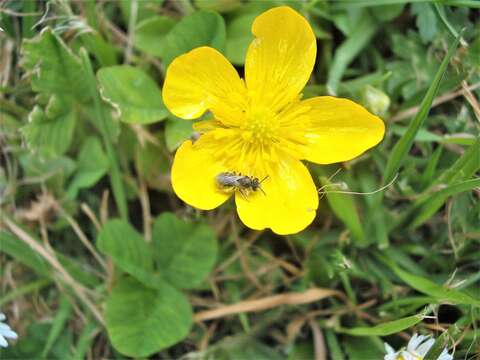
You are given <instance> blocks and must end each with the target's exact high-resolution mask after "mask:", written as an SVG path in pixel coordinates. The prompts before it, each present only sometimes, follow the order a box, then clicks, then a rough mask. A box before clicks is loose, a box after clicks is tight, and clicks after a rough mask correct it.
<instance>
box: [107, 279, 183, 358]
mask: <svg viewBox="0 0 480 360" xmlns="http://www.w3.org/2000/svg"><path fill="white" fill-rule="evenodd" d="M105 320H106V326H107V331H108V335H109V337H110V340H111V341H112V344H113V346H114V347H115V349H117V350H118V351H119V352H120V353H122V354H124V355H128V356H132V357H148V356H149V355H152V354H154V353H156V352H158V351H160V350H163V349H165V348H168V347H169V346H171V345H173V344H175V343H177V342H179V341H181V340H182V339H184V338H185V337H186V336H187V335H188V333H189V331H190V328H191V326H192V309H191V307H190V304H189V303H188V301H187V299H186V298H185V296H184V295H183V294H182V293H180V292H179V291H177V290H175V288H173V287H171V286H170V285H168V284H166V283H163V282H160V283H159V284H158V286H157V289H150V288H147V287H145V286H143V285H142V284H141V283H139V282H137V281H135V280H134V279H131V278H130V279H122V280H121V281H120V282H119V283H118V284H117V286H116V287H115V288H114V289H113V291H112V293H111V294H110V296H109V297H108V299H107V304H106V312H105Z"/></svg>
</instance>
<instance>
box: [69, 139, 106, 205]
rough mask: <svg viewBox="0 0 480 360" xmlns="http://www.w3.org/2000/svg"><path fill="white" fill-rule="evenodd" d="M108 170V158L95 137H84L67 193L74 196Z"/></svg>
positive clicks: (95, 181) (94, 182)
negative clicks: (75, 169)
mask: <svg viewBox="0 0 480 360" xmlns="http://www.w3.org/2000/svg"><path fill="white" fill-rule="evenodd" d="M107 171H108V158H107V156H106V155H105V153H104V152H103V149H102V144H101V143H100V140H98V138H96V137H88V138H86V139H85V141H84V143H83V146H82V149H81V150H80V154H79V155H78V163H77V171H76V173H75V176H74V178H73V180H72V182H71V183H70V185H69V187H68V194H69V196H70V197H72V198H75V197H76V196H77V193H78V190H80V189H81V188H88V187H90V186H93V185H95V184H96V183H97V181H98V180H100V179H101V178H102V177H103V176H104V175H105V174H106V173H107Z"/></svg>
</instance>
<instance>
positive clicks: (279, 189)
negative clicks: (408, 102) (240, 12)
mask: <svg viewBox="0 0 480 360" xmlns="http://www.w3.org/2000/svg"><path fill="white" fill-rule="evenodd" d="M252 32H253V34H254V36H255V39H254V40H253V41H252V43H251V44H250V46H249V48H248V52H247V57H246V62H245V80H242V79H241V78H240V77H239V75H238V73H237V71H236V70H235V68H234V67H233V66H232V65H231V64H230V63H229V62H228V60H227V59H226V58H225V57H224V56H223V55H222V54H221V53H219V52H218V51H217V50H215V49H213V48H210V47H199V48H196V49H193V50H192V51H190V52H188V53H186V54H184V55H181V56H179V57H177V58H176V59H175V60H174V61H173V62H172V63H171V64H170V66H169V68H168V70H167V74H166V79H165V83H164V87H163V99H164V102H165V105H166V106H167V108H168V109H169V110H170V111H171V112H172V113H173V114H174V115H176V116H177V117H180V118H183V119H195V118H198V117H200V116H201V115H202V114H204V113H205V112H206V111H207V110H209V111H210V112H211V114H212V118H211V120H206V121H201V122H199V123H196V124H195V129H196V130H197V131H199V132H200V133H201V134H202V135H201V136H200V138H199V139H198V140H197V141H195V142H192V141H191V140H187V141H185V142H184V143H183V144H182V145H181V146H180V148H179V149H178V150H177V152H176V154H175V159H174V162H173V166H172V185H173V189H174V191H175V193H176V194H177V195H178V196H179V197H180V198H181V199H182V200H183V201H185V202H186V203H188V204H190V205H192V206H194V207H196V208H199V209H204V210H209V209H213V208H216V207H218V206H219V205H221V204H222V203H223V202H225V201H226V200H227V199H228V198H229V197H230V196H231V195H232V192H228V191H224V189H223V188H222V187H220V186H219V185H218V183H217V180H216V178H217V176H218V175H219V174H221V173H225V172H236V173H241V174H243V175H246V176H250V177H253V178H257V179H264V178H266V179H265V180H264V181H263V183H262V184H261V190H263V191H249V192H248V193H245V192H243V191H242V192H241V191H234V194H235V202H236V206H237V211H238V215H239V217H240V219H241V220H242V221H243V223H244V224H245V225H247V226H248V227H250V228H252V229H256V230H260V229H265V228H270V229H272V230H273V231H274V232H275V233H277V234H292V233H296V232H299V231H301V230H303V229H304V228H305V227H307V226H308V225H309V224H310V223H311V222H312V221H313V219H314V218H315V214H316V209H317V207H318V193H317V189H316V187H315V184H314V182H313V180H312V177H311V175H310V173H309V171H308V169H307V168H306V167H305V165H303V164H302V162H301V160H307V161H311V162H314V163H317V164H330V163H335V162H340V161H346V160H350V159H352V158H354V157H356V156H359V155H360V154H362V153H363V152H364V151H366V150H367V149H369V148H371V147H372V146H375V145H376V144H377V143H379V142H380V141H381V140H382V138H383V135H384V131H385V128H384V124H383V122H382V120H381V119H380V118H378V117H376V116H374V115H372V114H371V113H369V112H368V111H367V110H366V109H365V108H363V107H362V106H360V105H358V104H356V103H354V102H352V101H350V100H347V99H339V98H335V97H330V96H320V97H315V98H311V99H308V100H301V94H300V92H301V91H302V89H303V87H304V86H305V84H306V83H307V81H308V79H309V78H310V74H311V72H312V70H313V66H314V64H315V57H316V52H317V49H316V39H315V35H314V33H313V31H312V28H311V27H310V25H309V24H308V22H307V21H306V20H305V18H303V17H302V16H301V15H300V14H298V13H297V12H296V11H294V10H293V9H291V8H290V7H286V6H282V7H277V8H273V9H270V10H268V11H266V12H264V13H263V14H261V15H260V16H258V17H257V18H256V19H255V21H254V23H253V25H252ZM250 190H251V189H250Z"/></svg>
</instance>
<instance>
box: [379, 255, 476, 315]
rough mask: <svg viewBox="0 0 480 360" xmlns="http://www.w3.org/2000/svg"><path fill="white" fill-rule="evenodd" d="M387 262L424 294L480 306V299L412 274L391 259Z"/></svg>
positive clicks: (403, 278) (396, 272)
mask: <svg viewBox="0 0 480 360" xmlns="http://www.w3.org/2000/svg"><path fill="white" fill-rule="evenodd" d="M385 263H386V264H387V265H388V266H389V267H390V268H391V269H392V270H393V272H394V273H395V274H396V275H397V276H398V277H399V278H400V279H401V280H402V281H403V282H405V283H406V284H408V285H409V286H411V287H412V288H414V289H416V290H417V291H419V292H421V293H423V294H426V295H429V296H432V297H434V298H436V299H437V300H438V301H439V302H445V301H448V302H451V303H453V304H465V305H473V306H480V300H479V299H475V298H473V297H471V296H470V295H467V294H465V293H464V292H461V291H458V290H454V289H450V288H447V287H444V286H442V285H438V284H436V283H434V282H433V281H430V280H429V279H426V278H424V277H421V276H417V275H413V274H410V273H408V272H406V271H404V270H402V269H400V267H398V266H397V265H396V264H394V263H393V262H392V261H391V260H385Z"/></svg>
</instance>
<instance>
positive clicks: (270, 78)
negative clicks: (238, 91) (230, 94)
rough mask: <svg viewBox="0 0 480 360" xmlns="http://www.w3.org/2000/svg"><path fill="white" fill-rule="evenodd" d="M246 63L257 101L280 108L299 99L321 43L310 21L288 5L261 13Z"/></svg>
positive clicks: (250, 88) (275, 108) (255, 23)
mask: <svg viewBox="0 0 480 360" xmlns="http://www.w3.org/2000/svg"><path fill="white" fill-rule="evenodd" d="M252 32H253V35H255V39H254V40H253V41H252V43H251V44H250V47H249V48H248V52H247V59H246V62H245V80H246V83H247V88H248V91H249V94H250V96H251V98H252V99H253V102H254V103H257V104H258V103H261V104H263V105H266V106H269V107H270V108H271V109H272V110H279V109H281V108H282V107H283V106H285V105H286V104H287V103H288V102H289V101H291V100H293V99H295V98H296V97H297V96H298V94H299V93H300V92H301V91H302V89H303V87H304V86H305V84H306V83H307V81H308V79H309V78H310V74H311V73H312V70H313V66H314V64H315V56H316V53H317V44H316V39H315V35H314V33H313V31H312V28H311V27H310V25H309V24H308V22H307V20H305V18H304V17H303V16H301V15H300V14H299V13H297V12H296V11H295V10H293V9H292V8H290V7H288V6H281V7H276V8H273V9H270V10H268V11H266V12H264V13H263V14H261V15H260V16H258V17H257V18H256V19H255V21H254V23H253V25H252Z"/></svg>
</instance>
